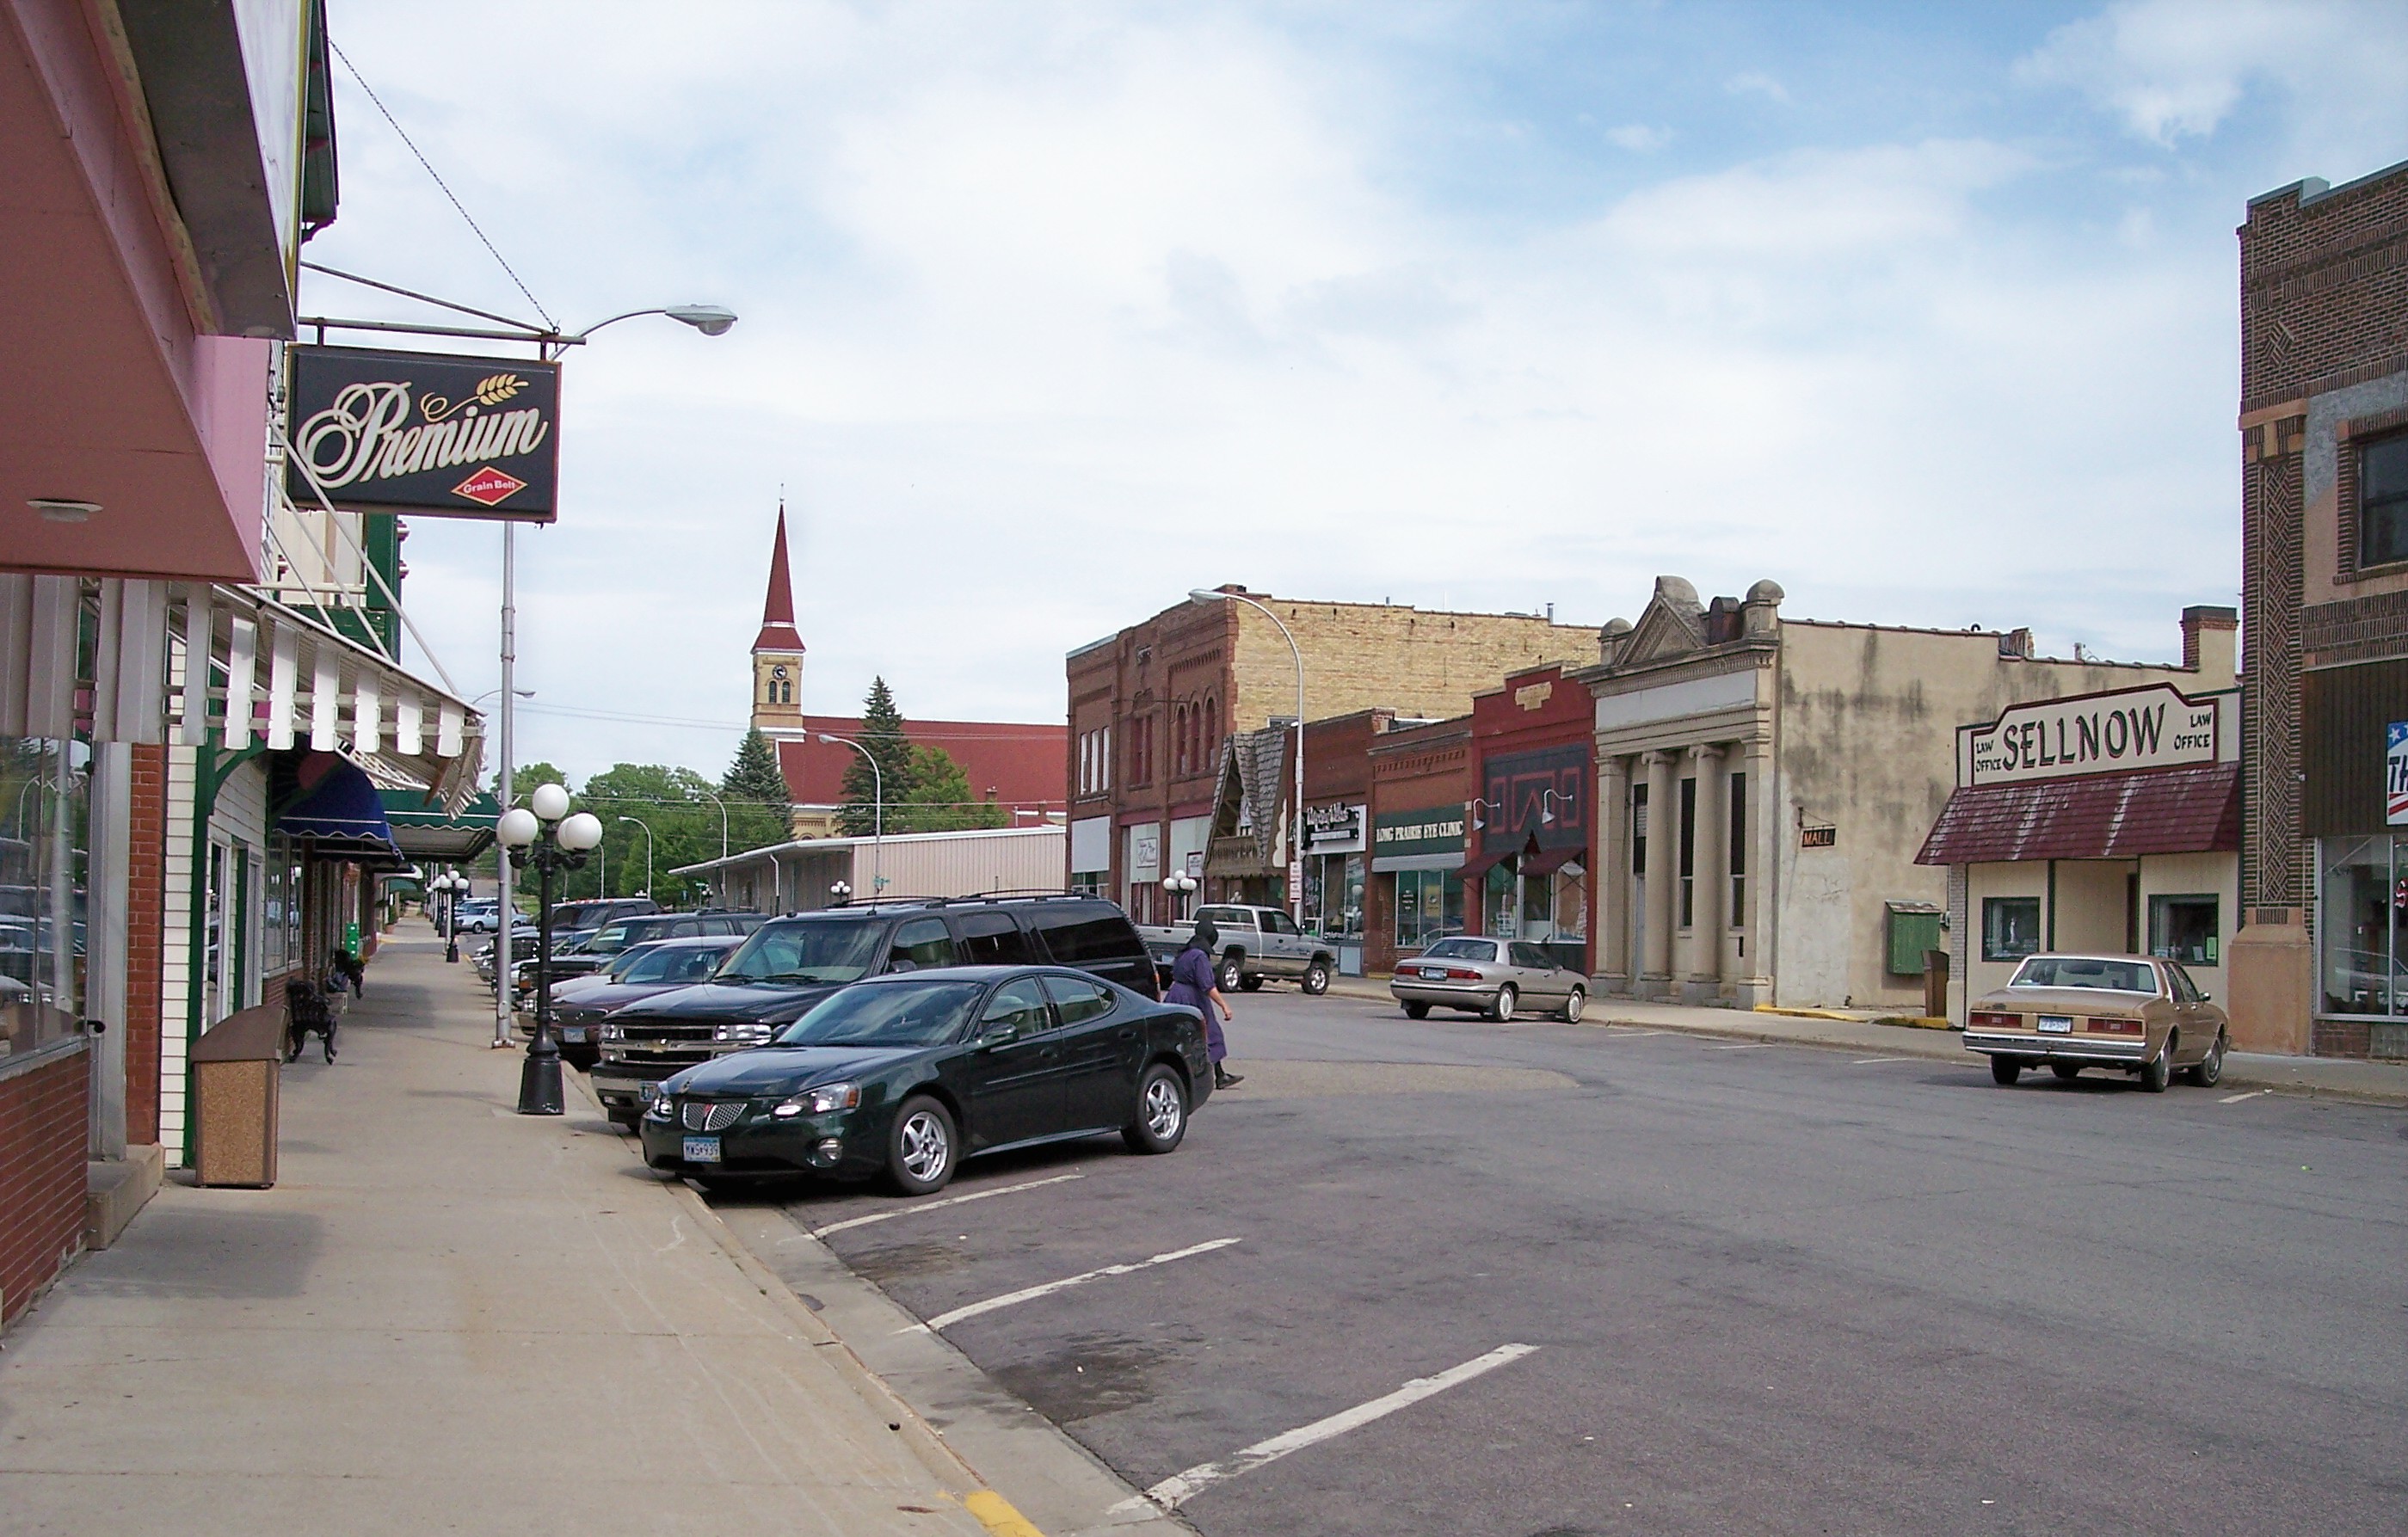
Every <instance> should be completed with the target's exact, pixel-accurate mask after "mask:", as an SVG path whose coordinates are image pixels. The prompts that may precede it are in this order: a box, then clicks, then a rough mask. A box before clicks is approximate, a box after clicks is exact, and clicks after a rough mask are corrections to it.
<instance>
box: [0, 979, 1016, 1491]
mask: <svg viewBox="0 0 2408 1537" xmlns="http://www.w3.org/2000/svg"><path fill="white" fill-rule="evenodd" d="M490 1021H491V1016H490V1004H488V1003H486V1002H485V997H484V994H483V993H482V992H481V991H480V989H478V988H477V987H476V986H475V984H474V977H473V975H470V974H469V973H468V971H467V968H466V967H465V966H459V967H446V966H445V965H443V963H442V955H441V950H440V948H439V947H438V946H435V945H433V944H432V943H430V942H427V941H416V942H412V941H409V940H407V939H405V940H403V941H401V942H400V943H397V944H391V945H388V946H387V947H386V950H385V953H384V954H383V955H382V956H381V957H380V959H379V960H378V961H377V962H376V963H375V964H374V965H373V966H372V967H371V968H370V970H369V974H368V988H367V996H366V999H365V1000H363V1001H361V1002H359V1003H354V1004H353V1005H352V1007H351V1012H350V1014H349V1016H348V1018H345V1020H344V1021H343V1025H342V1030H341V1034H340V1035H339V1037H338V1044H339V1046H340V1051H341V1055H340V1060H338V1061H337V1063H336V1065H334V1066H332V1067H327V1066H323V1065H321V1064H320V1063H319V1061H318V1060H317V1053H316V1052H315V1051H314V1050H313V1051H312V1052H310V1053H309V1054H308V1055H306V1056H305V1057H304V1058H303V1059H302V1060H301V1061H299V1062H297V1063H295V1064H294V1065H293V1066H291V1067H289V1068H287V1069H286V1070H285V1074H284V1090H283V1094H284V1098H283V1117H284V1119H283V1140H282V1167H281V1170H280V1174H281V1182H280V1183H279V1185H278V1186H277V1187H276V1188H274V1189H270V1190H229V1189H199V1188H194V1187H193V1186H192V1185H191V1184H190V1183H189V1182H188V1178H189V1176H183V1177H177V1176H171V1181H170V1183H169V1184H168V1186H167V1187H166V1188H165V1189H163V1190H162V1191H161V1192H160V1193H159V1195H158V1196H157V1197H156V1198H154V1199H153V1201H152V1202H151V1203H150V1206H149V1208H148V1209H146V1210H145V1211H144V1212H143V1213H142V1214H141V1215H140V1216H139V1217H136V1219H135V1221H134V1223H133V1225H132V1226H131V1227H130V1228H128V1229H127V1230H126V1232H125V1234H124V1236H123V1237H122V1238H121V1239H120V1240H119V1242H118V1244H117V1245H116V1246H114V1247H112V1248H110V1249H108V1251H106V1252H104V1253H101V1254H97V1255H94V1256H93V1257H92V1258H90V1259H87V1260H85V1261H84V1262H83V1263H82V1264H80V1265H79V1266H78V1267H77V1268H76V1269H74V1270H72V1271H70V1272H69V1273H68V1274H67V1275H66V1276H65V1279H64V1280H63V1281H62V1282H61V1284H60V1285H59V1287H58V1288H56V1289H55V1290H54V1291H53V1292H52V1293H51V1294H50V1296H49V1297H48V1298H46V1299H45V1300H44V1301H43V1302H41V1303H40V1305H39V1306H38V1307H37V1308H36V1311H35V1313H34V1314H33V1315H32V1316H31V1317H30V1318H29V1319H28V1320H27V1321H26V1322H25V1323H24V1324H22V1325H21V1326H20V1327H19V1328H18V1329H17V1330H16V1331H15V1332H14V1333H13V1334H12V1335H11V1336H10V1337H9V1338H8V1340H7V1349H6V1353H5V1354H0V1487H5V1491H6V1492H5V1493H0V1531H5V1532H9V1533H16V1532H61V1533H69V1532H72V1533H89V1532H98V1531H131V1530H170V1531H178V1532H187V1533H211V1532H225V1533H243V1534H246V1537H247V1534H251V1533H257V1532H263V1531H265V1532H287V1531H293V1532H298V1531H337V1532H345V1533H378V1532H394V1533H403V1532H408V1533H419V1532H425V1531H433V1530H452V1531H469V1532H505V1531H508V1532H525V1531H578V1532H628V1533H636V1532H642V1533H660V1532H683V1531H696V1532H699V1531H706V1530H709V1531H726V1530H762V1531H781V1532H782V1531H794V1532H810V1533H828V1534H832V1537H833V1534H838V1533H866V1532H898V1533H912V1532H926V1533H954V1534H972V1533H980V1532H998V1533H1005V1534H1033V1532H1034V1530H1035V1529H1033V1528H1030V1527H1028V1526H1026V1525H1025V1524H1024V1523H1021V1522H1020V1521H1019V1520H1018V1518H1017V1516H1015V1515H1014V1514H1013V1512H1012V1511H1011V1507H1010V1506H1009V1505H1008V1504H1006V1503H1004V1502H1003V1501H1002V1500H1001V1499H1000V1497H998V1496H997V1495H996V1493H995V1492H994V1491H992V1490H987V1489H985V1488H984V1487H983V1486H982V1483H981V1481H980V1480H979V1478H978V1476H977V1475H976V1474H975V1473H972V1472H971V1471H970V1470H969V1469H968V1467H967V1466H966V1465H964V1464H963V1463H962V1462H961V1461H960V1460H959V1459H957V1458H955V1457H954V1456H953V1453H952V1451H951V1450H950V1449H949V1448H948V1447H947V1446H946V1444H944V1443H943V1442H942V1441H941V1440H940V1439H939V1437H938V1436H937V1435H936V1434H935V1433H934V1432H933V1431H931V1430H929V1428H928V1427H927V1426H926V1425H925V1423H923V1422H922V1421H920V1420H919V1419H918V1418H917V1417H916V1416H913V1415H912V1414H911V1413H910V1411H909V1410H908V1409H906V1408H905V1407H904V1406H903V1405H902V1404H901V1402H899V1401H898V1400H896V1398H895V1397H894V1396H893V1395H892V1394H891V1393H889V1392H888V1391H887V1390H886V1389H885V1388H884V1386H883V1384H882V1383H881V1382H880V1381H879V1380H878V1379H876V1378H875V1377H873V1376H871V1375H870V1374H869V1373H868V1372H867V1370H866V1369H865V1368H863V1367H862V1365H861V1364H860V1362H859V1361H858V1360H857V1359H854V1358H853V1355H852V1353H851V1351H850V1350H848V1349H847V1348H846V1346H845V1345H844V1344H843V1342H841V1341H839V1340H838V1339H837V1338H836V1337H835V1336H834V1335H833V1334H831V1333H830V1332H829V1331H828V1330H827V1329H826V1328H825V1327H824V1325H822V1324H821V1323H820V1321H819V1320H818V1319H817V1317H816V1316H814V1315H813V1314H812V1313H811V1312H810V1309H809V1308H807V1307H806V1306H804V1305H803V1304H802V1303H801V1302H798V1301H797V1300H796V1297H795V1296H794V1294H793V1293H792V1292H791V1291H789V1290H788V1289H787V1288H785V1287H784V1286H782V1285H781V1284H780V1283H779V1282H778V1281H777V1280H776V1279H775V1278H774V1277H773V1276H770V1275H769V1274H767V1272H766V1271H763V1270H762V1269H761V1267H760V1266H759V1264H758V1263H757V1262H756V1261H753V1259H752V1258H751V1256H750V1255H747V1254H744V1253H743V1252H742V1251H741V1249H740V1247H739V1246H738V1245H735V1244H734V1243H733V1241H732V1240H729V1239H726V1238H725V1237H724V1234H725V1230H724V1227H722V1226H721V1224H720V1223H719V1222H718V1220H717V1219H716V1218H715V1217H711V1216H710V1214H709V1212H708V1211H707V1210H706V1209H705V1208H704V1207H703V1206H702V1204H701V1203H700V1202H699V1201H698V1200H697V1199H696V1198H695V1197H694V1196H693V1195H692V1193H691V1192H689V1191H686V1190H685V1189H684V1188H683V1187H681V1186H671V1185H665V1184H663V1183H661V1182H659V1181H658V1180H656V1179H655V1178H653V1177H652V1175H650V1174H647V1173H646V1172H645V1170H644V1169H643V1168H642V1166H641V1164H640V1162H639V1161H638V1160H635V1159H633V1158H632V1157H631V1156H630V1154H629V1150H628V1146H627V1144H626V1143H625V1142H624V1141H623V1140H622V1139H621V1138H619V1137H618V1136H616V1135H614V1134H612V1132H611V1130H610V1128H609V1125H608V1124H607V1123H606V1122H604V1121H603V1120H601V1118H600V1117H598V1116H596V1115H595V1114H594V1113H593V1111H592V1108H591V1106H590V1104H589V1103H587V1102H586V1101H585V1100H584V1099H583V1098H582V1097H581V1095H580V1094H579V1093H578V1092H577V1091H576V1090H575V1089H573V1088H572V1089H571V1091H570V1098H569V1104H570V1113H569V1114H568V1116H566V1117H558V1118H551V1117H520V1116H518V1115H516V1114H514V1113H513V1111H512V1105H513V1103H514V1101H515V1098H516V1094H517V1084H518V1066H519V1060H520V1059H519V1058H518V1056H517V1054H515V1053H499V1052H492V1051H489V1050H488V1049H487V1048H486V1046H485V1041H486V1039H487V1037H488V1035H489V1034H490V1031H491V1022H490Z"/></svg>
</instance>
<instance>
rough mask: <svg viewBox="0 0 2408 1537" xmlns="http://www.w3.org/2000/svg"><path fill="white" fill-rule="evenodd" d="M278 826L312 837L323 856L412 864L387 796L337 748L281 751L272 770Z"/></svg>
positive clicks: (285, 831) (295, 834) (389, 864)
mask: <svg viewBox="0 0 2408 1537" xmlns="http://www.w3.org/2000/svg"><path fill="white" fill-rule="evenodd" d="M269 782H270V785H271V787H272V793H273V794H274V796H275V800H276V804H279V805H281V806H282V807H283V809H282V810H281V811H279V812H278V813H277V816H276V830H277V831H278V832H279V833H283V834H284V835H285V836H287V837H292V838H307V839H308V840H309V843H310V846H311V848H312V849H313V850H314V851H315V852H316V853H317V855H318V856H319V857H320V858H322V859H337V860H355V861H359V862H360V863H362V864H371V865H381V866H386V867H390V868H394V869H403V868H407V867H408V866H409V860H407V859H405V858H403V857H402V852H401V847H400V846H399V845H398V844H396V843H395V842H394V836H393V826H392V824H391V823H390V822H388V821H387V820H386V819H385V814H384V800H383V798H382V797H381V796H380V795H379V794H378V793H377V788H376V786H375V785H374V784H373V783H371V782H370V781H369V779H368V776H366V774H365V773H363V772H362V771H361V770H360V768H359V766H358V765H357V764H355V763H353V762H351V761H350V760H348V759H346V758H343V757H341V756H339V755H337V754H336V753H331V752H294V753H279V754H277V755H276V762H275V765H274V768H273V770H272V772H271V776H270V781H269Z"/></svg>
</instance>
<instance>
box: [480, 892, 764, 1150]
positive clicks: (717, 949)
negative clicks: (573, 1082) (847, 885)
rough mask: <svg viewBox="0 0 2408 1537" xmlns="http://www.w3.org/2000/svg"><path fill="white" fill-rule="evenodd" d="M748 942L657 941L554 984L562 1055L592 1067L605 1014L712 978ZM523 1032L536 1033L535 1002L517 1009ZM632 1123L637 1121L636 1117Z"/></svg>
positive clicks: (727, 937)
mask: <svg viewBox="0 0 2408 1537" xmlns="http://www.w3.org/2000/svg"><path fill="white" fill-rule="evenodd" d="M743 943H744V940H743V936H741V935H739V934H697V935H689V936H687V937H685V938H682V939H658V940H653V941H652V942H651V943H649V944H644V945H637V946H631V947H629V948H627V949H625V950H623V951H621V952H620V953H619V955H618V957H617V958H616V959H615V960H613V961H611V964H610V968H609V970H608V971H600V972H589V973H587V974H586V975H583V976H572V977H570V978H569V979H568V980H566V981H565V982H558V983H555V984H553V986H552V1028H553V1029H554V1030H555V1031H556V1032H558V1036H559V1042H560V1057H561V1060H563V1061H565V1062H566V1063H568V1064H569V1065H570V1066H572V1067H581V1068H591V1067H592V1066H593V1065H594V1064H595V1062H596V1061H597V1060H600V1058H601V1054H602V1044H601V1043H602V1021H603V1019H604V1018H605V1017H606V1016H608V1015H609V1014H611V1013H612V1012H614V1011H615V1010H617V1009H620V1008H623V1007H624V1006H625V1005H626V1004H629V1003H634V1002H635V1001H636V1000H637V999H638V998H650V997H652V995H653V994H655V993H663V992H668V991H671V990H672V989H678V988H690V987H693V986H694V985H695V983H697V982H702V981H706V980H708V979H709V978H710V974H711V973H713V972H715V971H717V970H718V969H719V963H720V962H721V961H724V960H726V959H727V956H728V953H729V952H730V951H732V950H734V949H735V948H736V946H738V945H741V944H743ZM518 1032H519V1034H520V1035H521V1036H524V1037H532V1036H533V1035H534V1034H535V1009H534V1006H533V1004H532V1003H529V1004H527V1005H526V1006H524V1007H522V1008H521V1009H520V1010H519V1011H518ZM628 1124H629V1125H633V1124H634V1121H633V1118H632V1117H629V1118H628Z"/></svg>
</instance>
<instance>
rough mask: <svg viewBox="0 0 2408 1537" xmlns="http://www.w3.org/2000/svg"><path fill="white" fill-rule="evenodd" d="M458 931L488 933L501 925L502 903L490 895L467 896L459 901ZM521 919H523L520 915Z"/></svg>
mask: <svg viewBox="0 0 2408 1537" xmlns="http://www.w3.org/2000/svg"><path fill="white" fill-rule="evenodd" d="M459 912H460V919H459V921H460V932H462V933H464V934H489V933H492V932H494V931H495V930H496V929H499V928H500V927H501V926H502V904H500V903H498V902H496V901H495V900H493V899H492V898H490V897H484V898H479V897H467V898H464V899H463V900H462V901H461V903H460V909H459ZM521 921H524V918H523V915H522V918H521Z"/></svg>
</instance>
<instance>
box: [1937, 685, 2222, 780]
mask: <svg viewBox="0 0 2408 1537" xmlns="http://www.w3.org/2000/svg"><path fill="white" fill-rule="evenodd" d="M2220 720H2221V710H2220V708H2219V706H2218V704H2217V701H2216V700H2215V699H2213V698H2210V699H2203V700H2191V699H2187V698H2185V697H2184V695H2183V693H2182V691H2181V690H2178V689H2175V688H2174V687H2173V686H2172V685H2171V684H2164V683H2160V684H2157V685H2154V686H2152V687H2149V688H2145V689H2128V690H2123V691H2121V692H2118V693H2112V694H2091V695H2088V696H2086V697H2084V698H2080V699H2056V700H2048V701H2044V702H2042V703H2038V704H2018V705H2016V706H2014V708H2013V709H2010V710H2008V711H2007V712H2006V713H2005V714H2004V715H2002V716H2000V718H1999V719H1997V720H1996V721H1994V722H1992V723H1991V724H1989V725H1986V726H1970V727H1967V728H1966V737H1967V741H1966V744H1965V746H1966V754H1967V756H1966V760H1965V761H1966V779H1965V782H1966V783H1967V784H1969V785H2000V784H2011V783H2016V782H2020V781H2025V780H2030V779H2059V778H2070V777H2071V776H2076V775H2084V774H2122V773H2129V772H2131V771H2133V770H2135V769H2154V768H2177V767H2181V766H2183V765H2186V764H2191V763H2213V762H2214V761H2216V758H2217V756H2218V748H2219V747H2220V746H2221V742H2220V738H2219V734H2218V733H2219V731H2220Z"/></svg>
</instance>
